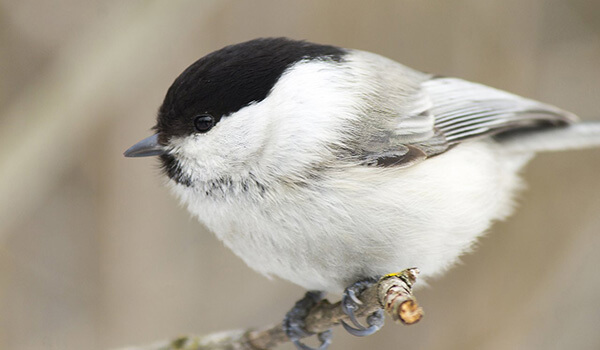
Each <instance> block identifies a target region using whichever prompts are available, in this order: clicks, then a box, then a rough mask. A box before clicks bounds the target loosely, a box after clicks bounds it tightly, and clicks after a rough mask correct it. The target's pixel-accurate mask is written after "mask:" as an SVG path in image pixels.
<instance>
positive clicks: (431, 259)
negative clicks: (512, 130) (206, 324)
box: [173, 140, 530, 292]
mask: <svg viewBox="0 0 600 350" xmlns="http://www.w3.org/2000/svg"><path fill="white" fill-rule="evenodd" d="M529 158H530V155H529V154H520V155H515V154H506V153H505V152H503V151H502V150H500V149H498V146H497V144H495V143H494V142H493V141H491V140H481V141H474V142H468V143H464V144H460V145H458V146H456V147H455V148H454V149H452V150H450V151H448V152H446V153H443V154H441V155H439V156H437V157H434V158H432V159H428V160H427V161H425V162H422V163H420V164H417V165H415V166H413V167H410V168H406V169H395V168H374V167H358V166H357V167H352V168H349V169H344V170H337V171H336V170H331V171H330V172H329V173H327V175H326V176H325V177H324V178H323V179H322V180H319V181H318V182H317V183H316V185H315V186H314V187H313V186H299V187H296V186H289V185H286V184H276V185H273V186H272V187H271V188H268V189H266V192H265V194H264V195H263V196H262V197H261V199H260V200H258V201H257V200H256V199H255V197H254V196H234V197H231V198H227V200H222V199H219V200H214V199H211V198H210V197H206V196H203V195H201V194H199V193H195V192H193V190H191V189H189V188H186V187H184V186H181V185H173V189H174V191H175V192H176V193H177V195H178V196H179V197H180V198H181V200H182V201H183V202H184V203H185V204H186V205H187V206H188V209H189V210H190V211H191V212H192V213H193V214H194V215H195V216H197V217H198V218H199V219H200V221H202V222H204V223H205V224H206V225H207V226H208V227H209V229H211V230H212V231H213V232H214V233H215V234H216V235H217V236H218V237H219V238H220V239H221V240H222V241H223V242H224V243H225V244H226V245H227V246H228V247H229V248H231V249H232V250H233V251H234V252H235V253H236V254H237V255H238V256H240V257H241V258H242V259H243V260H244V261H245V262H246V263H247V264H248V265H249V266H250V267H252V268H254V269H255V270H257V271H259V272H261V273H263V274H267V275H276V276H279V277H281V278H284V279H287V280H290V281H292V282H294V283H297V284H299V285H301V286H303V287H305V288H307V289H311V290H326V291H331V292H340V291H341V290H342V289H343V288H345V287H346V286H347V285H349V284H351V283H352V282H354V281H356V280H357V279H360V278H363V277H368V276H374V275H382V274H387V273H392V272H397V271H400V270H402V269H405V268H408V267H413V266H416V267H419V268H420V269H421V271H422V276H424V277H427V276H433V275H436V274H438V273H440V272H442V271H444V270H445V269H447V268H448V267H450V266H451V265H452V264H454V263H455V262H456V261H457V258H458V257H459V256H460V255H461V254H462V253H464V252H465V251H468V250H469V248H470V247H471V246H472V244H473V242H474V241H475V239H476V238H477V237H478V236H480V235H481V234H482V233H483V232H484V231H485V230H486V229H487V228H488V227H489V226H490V224H491V223H492V221H493V220H497V219H502V218H504V217H505V216H507V215H508V214H510V212H511V208H512V195H513V193H514V192H515V190H517V189H518V188H519V183H520V182H519V179H518V176H517V172H518V170H519V169H520V168H521V167H522V166H523V165H524V164H525V163H526V161H527V160H528V159H529Z"/></svg>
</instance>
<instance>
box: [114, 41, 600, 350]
mask: <svg viewBox="0 0 600 350" xmlns="http://www.w3.org/2000/svg"><path fill="white" fill-rule="evenodd" d="M153 130H154V132H155V133H154V134H153V135H152V136H150V137H147V138H146V139H144V140H142V141H140V142H138V143H136V144H135V145H134V146H132V147H131V148H129V149H128V150H127V151H125V153H124V154H125V156H127V157H145V156H157V157H158V158H159V162H160V164H161V167H162V170H163V172H164V174H165V175H166V176H167V179H168V186H169V188H170V189H171V190H172V192H173V193H174V194H175V195H176V196H177V197H178V199H179V200H180V201H181V203H183V204H184V206H185V207H187V209H188V210H189V212H190V213H191V214H192V215H193V216H195V217H196V218H197V219H198V220H199V221H200V222H202V223H203V224H204V225H206V227H208V228H209V230H210V231H212V232H213V233H214V234H215V235H216V236H217V237H218V238H219V239H220V240H221V241H222V242H223V243H224V244H225V245H226V246H227V247H229V248H230V249H231V250H232V251H233V252H234V253H235V254H236V255H238V256H239V257H240V258H241V259H242V260H243V261H244V262H246V264H247V265H248V266H250V267H251V268H252V269H254V270H256V271H258V272H260V273H262V274H264V275H267V276H277V277H279V278H282V279H285V280H288V281H291V282H293V283H295V284H297V285H300V286H302V287H303V288H305V289H306V290H308V292H307V294H306V296H305V297H304V298H303V299H302V300H301V301H300V302H298V303H297V304H296V306H294V308H292V309H291V310H290V312H288V314H287V315H286V318H285V319H284V322H283V324H284V328H285V331H286V333H287V335H288V336H289V337H290V339H291V340H292V341H293V342H294V344H296V346H297V347H298V348H299V349H311V347H309V346H307V345H306V344H304V343H302V342H301V341H300V338H302V337H304V336H306V335H307V331H306V329H305V328H304V323H303V322H304V320H303V317H305V316H306V314H307V310H308V309H310V308H311V307H312V306H314V304H315V303H316V302H318V301H319V300H320V299H321V298H322V297H323V295H324V293H326V292H330V293H341V294H342V307H343V310H344V312H345V313H347V314H348V316H350V320H351V324H347V323H344V324H343V325H344V328H346V329H347V330H348V331H349V332H351V333H352V334H354V335H358V336H364V335H369V334H372V333H374V332H376V331H377V330H378V329H379V328H380V327H381V325H382V324H383V314H382V312H381V311H379V312H376V313H375V314H373V315H371V317H370V318H368V319H367V326H363V325H362V324H361V323H360V322H358V320H357V319H356V317H355V315H354V314H353V310H354V308H355V307H356V306H357V303H358V301H357V298H356V296H357V295H359V294H360V292H361V291H363V290H364V289H365V288H366V287H368V286H369V285H370V284H372V283H375V281H376V280H377V279H376V278H377V277H379V276H383V275H386V274H389V273H393V272H396V271H400V270H403V269H405V268H407V267H413V266H417V267H418V268H419V270H420V271H421V277H422V278H425V279H426V280H427V279H429V278H432V277H435V276H439V275H441V274H443V273H444V272H445V271H447V270H448V269H449V268H450V267H452V266H453V265H454V264H456V262H457V261H458V260H459V258H460V256H461V255H463V254H465V253H467V252H469V251H471V250H472V248H473V246H474V243H475V242H476V241H477V238H478V237H480V236H481V235H482V234H483V233H484V232H486V230H487V229H488V228H489V227H490V226H491V225H492V223H493V222H495V221H498V220H502V219H505V218H506V217H508V216H509V215H510V214H511V213H512V212H513V210H514V207H515V203H514V202H515V201H514V197H515V193H517V192H518V191H519V189H521V188H522V187H523V182H522V180H521V178H520V170H521V169H522V168H523V167H524V166H525V164H526V163H527V162H528V161H529V160H530V159H531V158H532V157H533V156H534V155H535V154H536V153H538V152H545V151H559V150H567V149H581V148H589V147H596V146H600V122H593V121H591V122H582V121H580V120H579V119H578V117H577V116H576V115H574V114H573V113H570V112H567V111H565V110H562V109H559V108H557V107H554V106H552V105H549V104H545V103H541V102H537V101H534V100H531V99H528V98H524V97H520V96H517V95H514V94H511V93H508V92H504V91H501V90H498V89H495V88H492V87H488V86H485V85H481V84H478V83H473V82H469V81H466V80H462V79H459V78H454V77H446V76H441V75H434V74H430V73H424V72H421V71H418V70H414V69H411V68H409V67H407V66H404V65H402V64H400V63H398V62H396V61H394V60H391V59H388V58H386V57H383V56H380V55H378V54H375V53H370V52H367V51H361V50H356V49H346V48H341V47H337V46H333V45H324V44H317V43H312V42H308V41H301V40H293V39H288V38H282V37H277V38H258V39H254V40H250V41H246V42H242V43H237V44H233V45H229V46H226V47H224V48H222V49H219V50H217V51H214V52H212V53H210V54H208V55H206V56H204V57H202V58H200V59H199V60H197V61H196V62H194V63H193V64H191V65H190V66H189V67H188V68H186V69H185V70H184V71H183V72H182V73H181V74H180V75H179V76H178V77H177V78H176V79H175V81H174V82H173V84H172V85H171V86H170V87H169V89H168V91H167V93H166V96H165V98H164V101H163V103H162V105H161V107H160V108H159V111H158V116H157V119H156V124H155V126H154V128H153ZM319 337H320V338H319V339H321V345H320V346H319V347H318V349H320V350H323V349H325V348H327V346H329V344H330V343H331V332H330V331H328V332H324V333H323V334H319Z"/></svg>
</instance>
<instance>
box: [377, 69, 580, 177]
mask: <svg viewBox="0 0 600 350" xmlns="http://www.w3.org/2000/svg"><path fill="white" fill-rule="evenodd" d="M414 96H418V98H419V99H426V101H420V102H419V103H418V104H417V105H419V106H424V107H422V108H421V109H422V110H416V111H415V110H413V114H412V115H399V116H398V118H397V122H396V125H395V127H394V131H393V133H394V137H392V138H390V139H392V140H395V142H394V143H395V151H390V150H389V149H388V150H382V151H381V152H379V154H371V155H370V156H369V157H367V160H368V163H369V165H378V166H409V165H412V164H415V163H417V162H419V161H422V160H424V159H426V158H428V157H432V156H435V155H437V154H440V153H443V152H445V151H447V150H448V149H450V148H452V146H453V145H456V144H458V143H461V142H466V141H469V140H473V139H477V138H482V137H489V136H493V135H498V134H501V133H507V132H511V131H517V130H523V129H528V128H543V127H552V126H562V125H566V124H569V123H572V122H573V121H575V120H576V119H577V118H576V117H575V116H574V115H573V114H571V113H569V112H566V111H563V110H560V109H558V108H556V107H553V106H550V105H546V104H543V103H540V102H537V101H533V100H529V99H526V98H523V97H519V96H517V95H513V94H510V93H507V92H504V91H500V90H497V89H494V88H490V87H487V86H485V85H481V84H476V83H471V82H468V81H464V80H461V79H456V78H430V79H426V80H423V81H421V82H420V87H419V88H418V89H416V90H415V92H414ZM385 148H389V146H386V147H385Z"/></svg>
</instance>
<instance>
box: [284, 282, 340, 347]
mask: <svg viewBox="0 0 600 350" xmlns="http://www.w3.org/2000/svg"><path fill="white" fill-rule="evenodd" d="M323 295H324V293H323V292H317V291H310V292H307V293H306V295H305V296H304V298H302V299H300V300H298V302H296V305H294V307H293V308H292V309H291V310H290V311H288V313H287V314H286V315H285V318H284V319H283V329H284V331H285V334H286V335H287V336H288V338H290V340H291V341H292V343H294V345H296V347H297V348H298V349H299V350H325V349H327V348H328V347H329V344H331V338H332V337H333V333H332V331H331V330H327V331H325V332H322V333H319V334H317V337H318V338H319V341H320V342H321V345H319V347H317V348H312V347H310V346H308V345H306V344H304V343H303V342H301V341H300V339H302V338H305V337H308V336H310V335H313V334H314V333H311V332H309V331H307V330H306V328H305V327H304V319H305V318H306V316H308V313H309V311H310V310H311V309H312V308H313V307H314V306H315V305H316V304H317V303H318V302H319V301H321V300H322V299H323Z"/></svg>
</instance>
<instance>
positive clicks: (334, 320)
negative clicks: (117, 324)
mask: <svg viewBox="0 0 600 350" xmlns="http://www.w3.org/2000/svg"><path fill="white" fill-rule="evenodd" d="M418 273H419V270H418V269H416V268H411V269H406V270H404V271H402V272H400V273H398V274H391V275H387V276H384V277H382V278H381V279H379V282H378V283H377V284H374V285H373V286H371V287H369V288H368V289H366V290H365V291H364V292H363V293H362V294H361V295H360V300H361V301H362V303H363V304H362V305H361V306H360V308H359V309H358V310H357V311H356V315H357V316H367V315H370V314H371V313H373V312H375V311H377V310H378V309H381V308H383V309H385V311H386V312H387V313H388V314H389V315H390V316H391V317H392V319H393V320H394V321H397V322H401V323H403V324H406V325H410V324H413V323H416V322H418V321H419V320H420V319H421V317H422V316H423V310H422V309H421V308H420V307H419V305H418V304H417V301H416V300H415V298H414V297H413V295H412V286H413V284H414V283H415V282H416V277H417V274H418ZM340 305H341V302H337V303H335V304H331V303H329V301H327V300H323V301H321V302H320V303H319V304H317V305H316V306H315V307H314V308H313V309H312V310H311V311H310V313H309V314H308V316H307V317H306V319H305V323H306V329H307V330H308V331H309V332H311V333H320V332H324V331H326V330H328V329H330V328H332V327H334V326H337V325H339V324H340V321H341V320H345V321H348V317H347V316H346V315H345V314H344V313H343V312H342V308H341V307H340ZM289 341H290V339H289V338H288V337H287V336H286V334H285V332H284V330H283V327H282V324H281V323H280V324H276V325H272V326H269V327H266V328H264V329H260V330H236V331H226V332H220V333H213V334H209V335H205V336H184V337H179V338H177V339H174V340H170V341H163V342H159V343H155V344H152V345H147V346H141V347H130V348H125V349H122V350H266V349H272V348H274V347H275V346H277V345H279V344H282V343H285V342H289Z"/></svg>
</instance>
